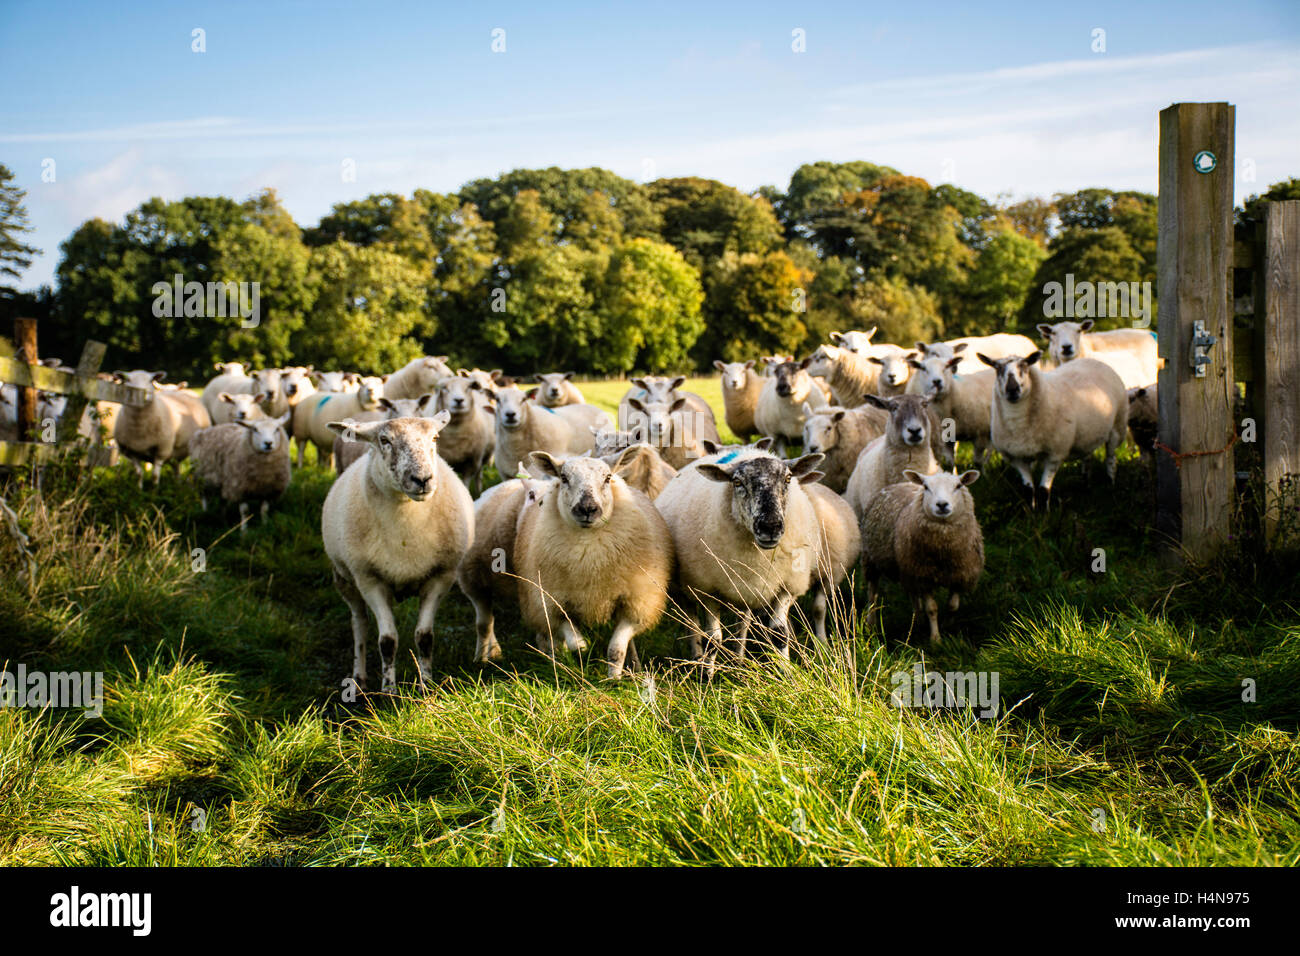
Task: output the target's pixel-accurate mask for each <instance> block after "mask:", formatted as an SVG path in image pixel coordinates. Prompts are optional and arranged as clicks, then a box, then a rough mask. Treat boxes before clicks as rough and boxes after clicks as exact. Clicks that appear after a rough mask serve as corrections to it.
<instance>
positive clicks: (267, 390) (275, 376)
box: [252, 368, 289, 418]
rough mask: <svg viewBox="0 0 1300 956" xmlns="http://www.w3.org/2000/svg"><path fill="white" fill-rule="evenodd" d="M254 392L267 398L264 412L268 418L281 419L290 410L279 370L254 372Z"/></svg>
mask: <svg viewBox="0 0 1300 956" xmlns="http://www.w3.org/2000/svg"><path fill="white" fill-rule="evenodd" d="M252 391H253V393H254V394H257V393H261V394H262V395H264V396H266V397H265V398H263V399H262V405H263V408H262V410H263V411H264V412H266V414H267V416H268V417H270V418H279V417H280V416H281V415H283V414H284V413H285V412H287V411H288V410H289V400H288V399H287V398H285V397H284V383H283V379H282V376H281V374H280V370H279V369H278V368H263V369H258V370H257V371H256V372H254V373H253V388H252Z"/></svg>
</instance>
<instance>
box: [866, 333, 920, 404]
mask: <svg viewBox="0 0 1300 956" xmlns="http://www.w3.org/2000/svg"><path fill="white" fill-rule="evenodd" d="M915 354H916V353H915V352H909V351H908V350H907V349H903V348H899V347H898V346H897V345H877V346H874V347H873V350H872V354H870V355H868V356H867V361H868V362H870V363H871V364H872V365H879V366H880V375H879V376H878V377H877V379H876V394H877V395H902V394H903V392H904V391H905V390H906V389H907V382H908V379H910V378H911V377H912V366H911V365H910V364H908V359H909V358H911V357H912V356H914V355H915Z"/></svg>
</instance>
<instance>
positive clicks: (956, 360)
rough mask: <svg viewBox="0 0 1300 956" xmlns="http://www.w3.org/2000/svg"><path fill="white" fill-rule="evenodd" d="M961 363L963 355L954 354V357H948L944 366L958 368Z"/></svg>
mask: <svg viewBox="0 0 1300 956" xmlns="http://www.w3.org/2000/svg"><path fill="white" fill-rule="evenodd" d="M960 364H961V356H960V355H954V356H953V357H952V358H950V359H948V361H947V362H945V363H944V368H956V367H957V366H958V365H960Z"/></svg>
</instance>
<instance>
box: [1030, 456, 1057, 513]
mask: <svg viewBox="0 0 1300 956" xmlns="http://www.w3.org/2000/svg"><path fill="white" fill-rule="evenodd" d="M1060 467H1061V462H1060V460H1059V459H1052V458H1048V459H1047V460H1046V461H1044V462H1043V474H1042V477H1040V478H1039V479H1038V492H1041V493H1042V500H1043V510H1044V511H1046V510H1047V508H1048V506H1049V505H1050V504H1051V501H1052V481H1053V479H1055V478H1056V472H1057V470H1058V469H1060ZM1038 498H1039V494H1038V493H1037V492H1036V493H1035V494H1034V504H1035V505H1037V504H1038Z"/></svg>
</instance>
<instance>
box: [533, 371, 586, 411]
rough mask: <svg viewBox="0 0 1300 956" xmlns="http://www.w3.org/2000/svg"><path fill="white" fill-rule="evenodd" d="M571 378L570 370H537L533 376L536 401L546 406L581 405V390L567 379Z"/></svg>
mask: <svg viewBox="0 0 1300 956" xmlns="http://www.w3.org/2000/svg"><path fill="white" fill-rule="evenodd" d="M571 378H573V373H572V372H547V373H543V372H538V373H537V374H536V375H534V376H533V381H534V382H536V383H537V403H538V404H539V405H545V406H546V407H547V408H560V407H562V406H564V405H581V404H582V403H583V401H584V399H583V397H582V392H580V391H579V390H578V386H576V385H574V384H573V383H572V382H571V381H569V379H571Z"/></svg>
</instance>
